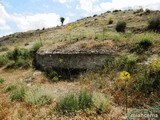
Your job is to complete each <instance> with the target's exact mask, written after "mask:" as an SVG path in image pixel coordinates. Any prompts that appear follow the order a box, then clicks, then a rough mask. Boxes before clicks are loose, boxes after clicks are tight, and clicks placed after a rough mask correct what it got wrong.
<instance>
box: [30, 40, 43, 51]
mask: <svg viewBox="0 0 160 120" xmlns="http://www.w3.org/2000/svg"><path fill="white" fill-rule="evenodd" d="M40 47H42V43H40V42H37V43H35V44H34V45H33V47H32V49H31V51H32V52H33V53H36V52H37V51H38V50H39V48H40Z"/></svg>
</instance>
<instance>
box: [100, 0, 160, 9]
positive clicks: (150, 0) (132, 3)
mask: <svg viewBox="0 0 160 120" xmlns="http://www.w3.org/2000/svg"><path fill="white" fill-rule="evenodd" d="M158 4H160V0H123V2H122V1H121V0H112V2H104V3H101V4H100V6H101V8H102V9H103V10H110V9H123V8H127V7H132V8H135V7H136V6H141V7H143V8H147V7H148V8H150V9H152V8H153V9H154V8H155V6H157V5H158ZM157 9H160V7H159V8H157Z"/></svg>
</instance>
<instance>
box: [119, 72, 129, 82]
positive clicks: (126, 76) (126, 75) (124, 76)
mask: <svg viewBox="0 0 160 120" xmlns="http://www.w3.org/2000/svg"><path fill="white" fill-rule="evenodd" d="M120 78H121V79H123V80H128V79H130V78H131V76H130V73H129V72H126V71H123V72H121V74H120Z"/></svg>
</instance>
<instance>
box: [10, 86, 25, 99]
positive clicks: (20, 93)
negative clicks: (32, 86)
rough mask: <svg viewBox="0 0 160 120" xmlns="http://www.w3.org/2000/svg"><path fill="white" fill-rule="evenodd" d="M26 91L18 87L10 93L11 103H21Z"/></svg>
mask: <svg viewBox="0 0 160 120" xmlns="http://www.w3.org/2000/svg"><path fill="white" fill-rule="evenodd" d="M25 95H26V91H25V88H24V87H18V88H16V89H15V90H13V91H11V93H10V98H11V101H20V102H22V101H23V100H24V98H25Z"/></svg>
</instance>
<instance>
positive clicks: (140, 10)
mask: <svg viewBox="0 0 160 120" xmlns="http://www.w3.org/2000/svg"><path fill="white" fill-rule="evenodd" d="M141 12H144V10H143V9H142V8H141V9H138V10H136V11H134V12H133V13H134V14H136V13H141Z"/></svg>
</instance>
